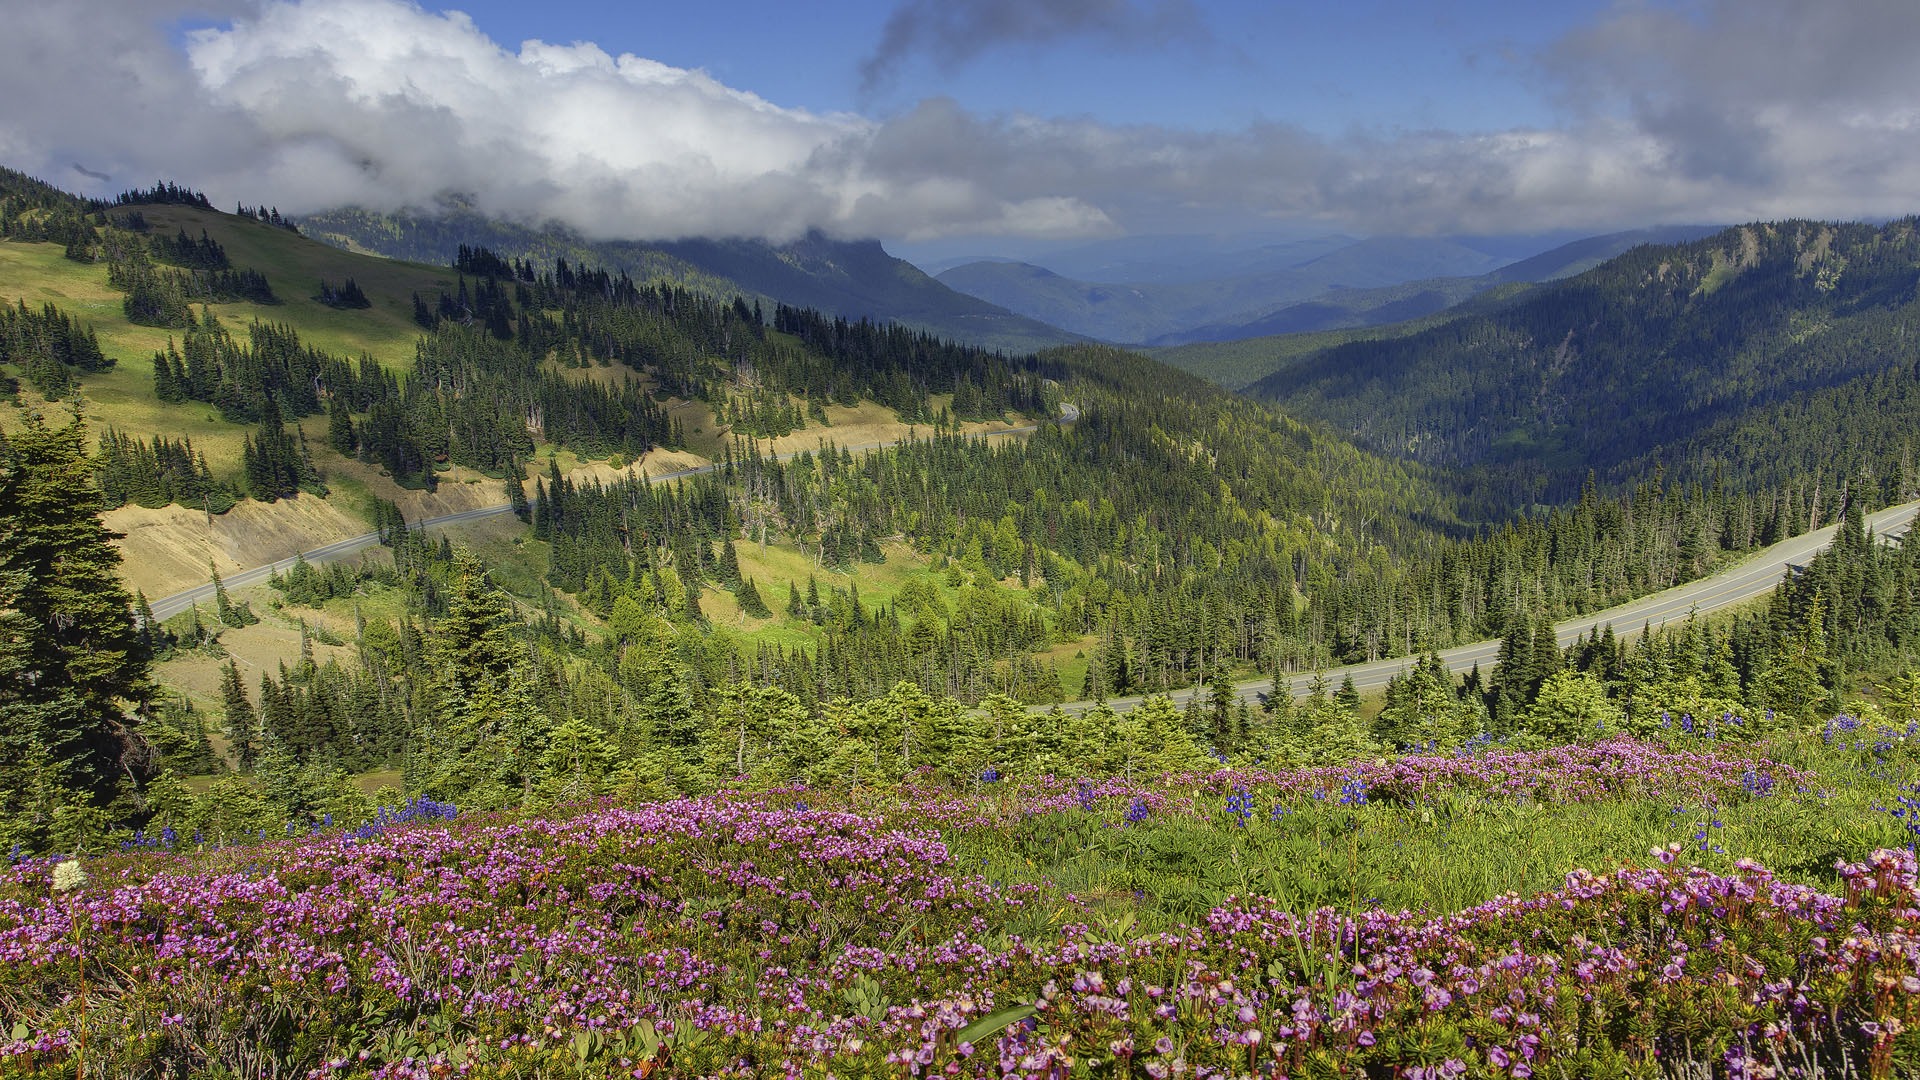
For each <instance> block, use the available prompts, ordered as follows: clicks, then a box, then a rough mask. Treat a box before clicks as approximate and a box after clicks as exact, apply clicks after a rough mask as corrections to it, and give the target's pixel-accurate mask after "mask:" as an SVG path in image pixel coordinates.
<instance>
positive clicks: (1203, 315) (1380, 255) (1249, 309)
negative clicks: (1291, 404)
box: [938, 237, 1502, 344]
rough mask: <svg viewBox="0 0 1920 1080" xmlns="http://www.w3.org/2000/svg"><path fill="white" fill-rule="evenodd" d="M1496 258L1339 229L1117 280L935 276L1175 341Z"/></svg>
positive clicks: (969, 268) (1019, 304)
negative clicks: (1331, 234) (1359, 236)
mask: <svg viewBox="0 0 1920 1080" xmlns="http://www.w3.org/2000/svg"><path fill="white" fill-rule="evenodd" d="M1335 241H1337V243H1336V242H1335ZM1501 262H1502V260H1500V259H1498V258H1496V257H1494V256H1490V255H1487V254H1485V253H1483V252H1479V251H1475V250H1473V249H1471V248H1468V247H1465V246H1463V245H1460V244H1456V243H1453V242H1451V241H1447V240H1432V239H1408V238H1402V237H1375V238H1372V239H1367V240H1359V241H1350V240H1347V239H1346V238H1344V237H1341V238H1325V239H1323V240H1321V241H1317V242H1299V243H1292V244H1282V245H1271V246H1268V247H1263V248H1257V249H1252V250H1248V251H1244V252H1235V253H1229V254H1227V255H1216V256H1213V257H1210V258H1208V259H1206V260H1203V261H1201V262H1198V263H1196V264H1194V265H1193V266H1190V267H1185V268H1182V267H1180V266H1178V265H1176V266H1175V267H1173V268H1170V269H1169V270H1168V271H1166V272H1164V273H1155V272H1153V271H1152V270H1150V269H1149V268H1148V267H1146V266H1144V265H1142V264H1141V263H1140V262H1138V261H1137V257H1136V259H1129V260H1126V261H1122V262H1118V263H1116V264H1115V265H1113V266H1112V267H1111V269H1113V270H1115V271H1117V272H1121V273H1130V274H1135V275H1138V276H1137V277H1128V278H1125V279H1121V278H1117V277H1116V278H1110V279H1107V280H1101V281H1088V280H1081V279H1078V278H1074V277H1069V276H1066V275H1063V274H1059V273H1056V272H1054V271H1053V270H1050V269H1047V268H1045V267H1041V266H1036V265H1033V264H1030V263H1022V262H1003V261H998V260H993V261H981V262H975V263H969V264H966V265H963V266H956V267H952V268H950V269H947V270H943V271H941V273H940V275H939V278H938V280H940V281H941V282H942V283H944V284H947V285H949V286H952V287H953V288H955V289H957V290H959V291H961V292H964V293H967V294H968V295H971V296H976V297H979V298H981V299H983V300H986V301H988V302H989V303H993V304H996V305H999V306H1001V307H1005V308H1008V309H1010V310H1013V311H1018V312H1020V313H1022V314H1025V315H1029V316H1032V317H1033V318H1036V319H1040V320H1042V321H1044V322H1047V323H1049V324H1051V325H1054V326H1060V327H1064V328H1066V329H1069V330H1072V331H1074V332H1076V333H1081V334H1085V335H1087V336H1089V337H1094V338H1099V339H1101V340H1103V341H1115V342H1150V343H1154V344H1179V343H1181V342H1185V341H1190V340H1195V339H1196V338H1201V339H1206V338H1212V337H1216V336H1248V335H1247V334H1238V335H1233V332H1232V331H1231V330H1230V329H1229V330H1223V331H1213V330H1212V329H1211V328H1215V327H1225V328H1231V327H1237V326H1240V325H1242V324H1249V323H1255V322H1258V321H1259V320H1260V319H1263V318H1266V317H1268V316H1269V315H1271V314H1273V313H1274V312H1276V311H1278V310H1280V309H1283V308H1286V307H1288V306H1290V305H1293V304H1297V303H1300V302H1301V301H1306V300H1310V299H1312V298H1316V297H1320V296H1324V295H1326V294H1328V293H1330V292H1336V291H1342V290H1365V289H1372V288H1379V287H1387V286H1398V285H1401V284H1403V283H1405V282H1409V281H1413V280H1417V279H1424V278H1432V277H1437V276H1442V275H1450V276H1456V277H1458V276H1464V275H1473V274H1479V273H1483V272H1485V271H1488V270H1491V269H1493V268H1494V267H1496V266H1498V265H1500V263H1501ZM1201 268H1204V270H1202V269H1201ZM1463 295H1464V294H1463ZM1382 302H1383V303H1384V302H1388V301H1382ZM1197 328H1209V329H1205V330H1202V329H1197ZM1314 328H1318V327H1314Z"/></svg>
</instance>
